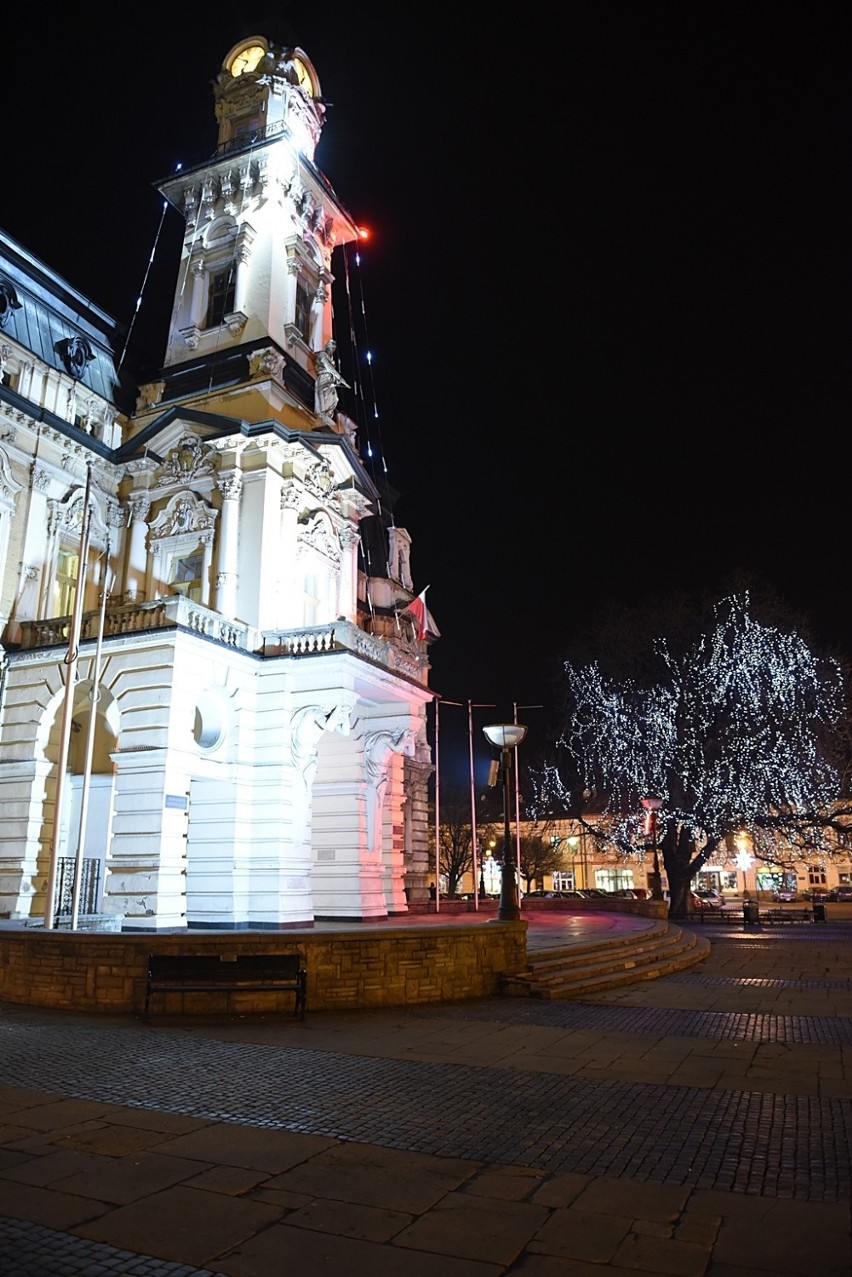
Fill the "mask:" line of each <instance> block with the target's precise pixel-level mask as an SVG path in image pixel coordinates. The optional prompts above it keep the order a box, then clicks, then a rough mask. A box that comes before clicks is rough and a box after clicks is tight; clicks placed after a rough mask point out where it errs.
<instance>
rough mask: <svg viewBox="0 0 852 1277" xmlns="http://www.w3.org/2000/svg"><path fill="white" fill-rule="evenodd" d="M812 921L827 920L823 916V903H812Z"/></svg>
mask: <svg viewBox="0 0 852 1277" xmlns="http://www.w3.org/2000/svg"><path fill="white" fill-rule="evenodd" d="M814 922H828V918H827V917H826V916H825V905H814Z"/></svg>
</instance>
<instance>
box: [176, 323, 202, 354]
mask: <svg viewBox="0 0 852 1277" xmlns="http://www.w3.org/2000/svg"><path fill="white" fill-rule="evenodd" d="M178 331H179V332H180V335H181V337H182V338H183V339H184V341H185V342H186V344H187V347H188V349H189V350H195V349H196V348H197V346H198V343H199V341H200V339H201V329H200V328H199V327H198V325H197V324H190V325H189V327H188V328H181V329H179V330H178Z"/></svg>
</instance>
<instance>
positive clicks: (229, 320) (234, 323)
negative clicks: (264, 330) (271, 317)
mask: <svg viewBox="0 0 852 1277" xmlns="http://www.w3.org/2000/svg"><path fill="white" fill-rule="evenodd" d="M224 319H225V327H226V328H227V330H228V332H229V333H230V334H231V336H232V337H239V335H240V333H241V332H242V331H243V329H244V328H245V326H246V324H247V323H248V315H244V314H243V313H242V311H241V310H235V311H234V313H233V314H232V315H225V317H224Z"/></svg>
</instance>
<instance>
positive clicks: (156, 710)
mask: <svg viewBox="0 0 852 1277" xmlns="http://www.w3.org/2000/svg"><path fill="white" fill-rule="evenodd" d="M214 97H215V105H216V116H217V120H218V125H219V138H218V147H217V149H216V152H215V154H214V155H213V157H212V158H211V159H210V160H209V161H208V162H206V163H203V164H200V165H198V166H195V167H192V168H190V169H188V170H186V171H181V172H180V173H178V174H176V175H173V176H171V177H169V178H168V179H166V180H165V181H163V182H162V183H160V190H161V191H162V194H163V196H164V197H165V199H167V200H168V201H169V202H170V203H171V204H172V205H173V206H174V207H175V208H177V209H178V210H180V212H181V214H182V215H183V218H184V221H185V235H184V241H183V252H182V257H181V262H180V268H179V272H178V279H177V286H176V290H175V297H174V305H173V309H172V316H171V323H170V326H169V332H168V340H167V344H166V353H165V359H164V363H163V366H162V368H161V369H160V370H159V371H158V373H157V374H156V375H155V376H153V377H151V379H150V380H147V381H146V384H144V385H141V386H138V387H135V386H134V387H127V386H122V384H121V381H122V378H123V376H124V373H123V361H122V355H121V352H122V342H123V333H122V332H121V331H120V330H119V328H118V326H117V325H116V324H115V322H114V321H113V320H111V319H110V318H109V317H108V316H107V315H105V314H104V313H103V312H102V311H100V310H99V309H98V308H97V307H96V306H95V305H93V304H92V303H91V302H90V301H88V300H87V299H86V298H84V297H83V296H81V295H80V294H79V293H77V292H76V291H75V290H74V289H73V288H71V287H70V286H69V285H68V284H67V283H66V282H65V281H63V280H62V279H61V278H59V277H58V276H57V275H56V274H54V273H53V272H52V271H51V270H50V269H49V268H48V267H47V266H45V265H44V264H43V263H41V262H39V261H37V260H36V259H34V258H33V257H32V256H31V255H30V254H28V253H27V252H26V250H25V249H24V248H23V247H21V246H20V245H19V244H17V243H15V242H14V241H12V240H11V239H9V237H8V236H5V235H2V234H0V564H2V591H0V627H2V643H3V648H2V652H0V655H2V691H1V692H0V799H2V804H3V806H2V810H3V822H2V826H0V916H5V917H7V918H8V917H17V918H39V917H43V918H44V920H45V925H47V926H48V927H51V926H54V925H56V924H57V920H58V918H59V916H60V914H61V913H63V912H67V910H68V909H69V907H70V908H71V912H72V917H74V918H76V917H77V916H78V914H79V912H80V911H81V910H83V911H84V912H85V911H87V910H88V911H92V912H96V913H99V914H110V913H111V914H115V915H119V916H121V917H122V918H123V926H124V929H126V930H130V929H144V930H162V929H172V928H183V927H188V926H190V927H219V928H264V927H266V928H281V927H286V926H288V925H289V926H295V925H305V924H306V923H308V924H309V923H310V922H311V921H312V920H313V919H315V918H324V919H334V920H373V919H380V918H384V917H386V916H388V915H392V914H398V913H403V912H405V910H406V907H407V903H406V902H407V899H408V898H411V899H416V898H419V897H425V895H426V892H427V886H428V877H429V872H428V863H427V824H428V820H427V784H428V778H429V776H430V774H431V771H432V763H431V755H430V750H429V746H428V743H427V739H426V730H425V720H426V707H427V705H428V703H429V701H430V700H431V699H432V693H431V692H430V691H429V688H428V671H429V665H428V657H427V647H428V644H429V643H430V642H431V641H433V640H434V639H435V638H436V637H437V631H436V629H435V626H434V624H433V623H432V621H431V618H428V620H429V628H428V632H427V636H426V638H425V639H419V638H418V636H417V635H418V630H417V628H416V627H415V625H414V623H413V621H412V620H411V618H410V617H408V616H407V615H406V608H407V606H408V604H409V603H411V601H412V599H413V597H414V590H413V584H412V579H411V569H410V549H411V543H410V538H409V536H408V534H407V532H406V531H405V530H403V529H400V528H396V527H394V526H393V523H392V520H388V519H387V518H386V517H383V510H384V507H383V505H382V502H381V500H380V494H379V492H378V491H377V489H376V487H375V485H374V482H373V481H372V480H371V478H370V474H369V472H368V470H367V468H366V467H365V465H364V463H363V461H362V459H361V457H360V455H359V452H358V444H357V427H356V424H355V422H354V421H353V420H352V419H351V417H349V416H346V415H344V414H343V413H342V412H340V411H339V410H338V395H339V393H340V394H342V393H343V391H344V389H345V387H346V383H345V382H344V381H343V378H342V376H341V374H340V372H339V370H338V368H337V364H336V347H335V341H334V336H333V332H332V307H331V287H332V283H333V279H334V277H333V274H332V265H333V261H335V260H336V259H335V250H336V249H338V250H341V251H342V246H343V245H345V244H346V243H347V242H350V241H352V240H354V239H356V238H357V236H358V228H357V226H356V225H355V224H354V222H353V221H352V219H351V218H350V217H349V215H348V214H347V213H346V211H345V210H344V208H343V207H342V206H341V204H340V203H339V201H338V199H337V197H336V195H335V193H334V191H333V190H332V188H331V186H330V185H329V183H328V181H327V180H326V179H325V178H324V177H323V175H322V173H321V172H320V171H319V170H318V169H317V168H316V166H315V164H314V152H315V148H316V145H317V142H318V140H319V136H320V132H321V130H322V127H323V123H324V107H323V104H322V100H321V97H320V86H319V81H318V79H317V75H316V71H315V69H314V67H313V66H312V65H311V63H310V62H309V60H308V58H307V57H306V56H305V54H304V53H303V52H301V51H300V50H298V49H295V50H291V49H280V48H275V47H273V46H270V45H269V43H268V42H267V41H266V40H265V39H262V38H260V37H255V38H253V39H251V40H244V41H241V43H240V44H239V45H237V46H236V47H235V48H234V49H232V50H231V51H230V53H229V54H228V55H227V57H226V58H225V60H224V62H223V65H222V68H221V70H220V73H219V75H218V78H217V80H216V82H215V86H214ZM119 367H120V368H121V370H122V375H121V377H120V376H119V372H118V371H117V369H118V368H119ZM368 548H369V549H370V552H367V551H368ZM77 630H79V641H78V639H77V637H76V634H77ZM69 902H70V904H69Z"/></svg>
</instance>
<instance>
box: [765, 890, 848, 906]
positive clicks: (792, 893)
mask: <svg viewBox="0 0 852 1277" xmlns="http://www.w3.org/2000/svg"><path fill="white" fill-rule="evenodd" d="M850 898H852V897H850ZM772 899H773V900H777V901H778V902H779V904H790V903H791V902H792V901H793V900H798V899H799V893H798V891H796V889H795V887H779V888H778V890H777V891H773V893H772Z"/></svg>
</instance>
